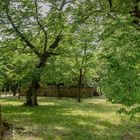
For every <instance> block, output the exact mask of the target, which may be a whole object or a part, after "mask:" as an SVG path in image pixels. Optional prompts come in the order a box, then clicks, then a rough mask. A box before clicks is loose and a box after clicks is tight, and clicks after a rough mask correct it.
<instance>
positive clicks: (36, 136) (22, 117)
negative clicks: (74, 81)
mask: <svg viewBox="0 0 140 140" xmlns="http://www.w3.org/2000/svg"><path fill="white" fill-rule="evenodd" d="M23 100H24V98H22V99H21V100H17V99H16V98H3V99H1V104H2V105H3V107H2V110H3V115H4V118H5V119H6V120H7V121H9V122H10V123H11V124H13V127H14V131H13V132H14V133H13V134H14V138H13V139H14V140H121V139H125V137H126V140H129V139H130V140H140V115H139V116H138V118H137V120H135V121H132V120H130V119H129V117H128V116H125V115H118V114H116V111H117V109H119V107H120V105H115V104H111V103H108V102H106V99H101V98H88V99H83V100H82V102H81V103H78V102H76V100H75V99H72V98H61V99H57V98H52V97H39V99H38V100H39V106H38V107H34V108H32V107H24V106H22V104H23Z"/></svg>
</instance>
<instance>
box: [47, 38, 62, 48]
mask: <svg viewBox="0 0 140 140" xmlns="http://www.w3.org/2000/svg"><path fill="white" fill-rule="evenodd" d="M61 38H62V37H61V36H60V35H58V36H57V37H56V38H55V41H54V42H53V43H52V44H51V45H50V46H49V48H51V49H55V48H56V47H57V46H58V44H59V42H60V40H61Z"/></svg>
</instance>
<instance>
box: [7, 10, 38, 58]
mask: <svg viewBox="0 0 140 140" xmlns="http://www.w3.org/2000/svg"><path fill="white" fill-rule="evenodd" d="M6 14H7V18H8V20H9V22H10V24H11V25H12V27H13V29H14V31H15V32H16V34H17V35H18V36H19V37H20V38H21V39H22V41H23V42H24V43H26V45H27V46H28V47H29V48H30V49H31V50H33V52H34V53H35V54H36V55H37V56H38V57H40V53H39V52H38V51H37V50H36V48H35V46H34V45H33V44H32V43H31V42H30V41H29V40H28V39H27V38H26V37H25V36H24V35H23V33H21V32H20V31H19V29H18V28H17V27H16V25H15V24H14V22H13V20H12V18H11V16H10V14H9V12H8V10H6Z"/></svg>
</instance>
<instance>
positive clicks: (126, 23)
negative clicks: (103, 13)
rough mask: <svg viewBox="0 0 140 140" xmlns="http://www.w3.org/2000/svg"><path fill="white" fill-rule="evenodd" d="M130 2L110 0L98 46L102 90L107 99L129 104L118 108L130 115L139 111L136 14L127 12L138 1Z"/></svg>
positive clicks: (139, 56)
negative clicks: (101, 70) (111, 0)
mask: <svg viewBox="0 0 140 140" xmlns="http://www.w3.org/2000/svg"><path fill="white" fill-rule="evenodd" d="M120 2H121V1H119V2H118V3H120ZM133 2H135V1H131V2H128V3H127V1H124V5H120V6H119V4H118V3H117V2H116V1H115V2H114V3H113V4H112V7H113V10H114V11H111V12H110V13H109V14H111V15H109V19H108V17H107V19H108V20H106V21H107V23H105V25H106V28H105V29H104V32H103V33H102V45H101V46H100V52H101V55H100V59H101V58H103V59H101V60H103V62H104V63H103V65H102V66H103V68H104V77H103V82H104V84H103V87H104V92H105V93H106V96H107V98H108V99H109V100H110V101H111V102H113V103H121V104H123V105H125V106H126V107H131V108H123V109H121V110H120V112H124V113H126V114H129V115H130V114H131V115H132V116H133V115H134V114H135V113H137V112H139V104H140V102H139V101H140V96H139V91H140V88H139V87H140V85H139V83H140V78H139V74H140V73H139V70H138V69H139V68H140V67H139V63H140V62H139V58H140V55H139V43H140V39H139V36H140V34H139V23H138V22H139V17H137V18H135V16H132V15H130V11H131V9H135V8H136V7H137V4H138V3H139V1H137V2H138V3H137V4H136V3H135V4H134V3H133ZM135 6H136V7H135ZM122 7H123V8H122ZM121 8H122V9H121ZM110 17H111V18H110ZM135 20H136V21H137V23H135V22H134V21H135ZM134 23H135V24H134Z"/></svg>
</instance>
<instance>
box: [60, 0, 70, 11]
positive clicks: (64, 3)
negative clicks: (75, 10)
mask: <svg viewBox="0 0 140 140" xmlns="http://www.w3.org/2000/svg"><path fill="white" fill-rule="evenodd" d="M68 3H71V0H69V1H66V0H63V1H62V4H61V5H60V8H59V9H58V10H59V11H62V10H63V8H64V6H65V5H66V4H68Z"/></svg>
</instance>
